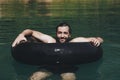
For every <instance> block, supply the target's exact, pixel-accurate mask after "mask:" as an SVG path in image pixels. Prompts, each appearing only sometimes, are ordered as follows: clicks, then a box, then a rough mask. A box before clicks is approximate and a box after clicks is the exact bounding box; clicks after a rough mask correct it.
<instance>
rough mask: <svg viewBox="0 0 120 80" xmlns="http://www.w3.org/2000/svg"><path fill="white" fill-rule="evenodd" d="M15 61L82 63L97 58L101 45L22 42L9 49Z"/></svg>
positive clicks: (99, 55) (39, 63) (101, 51)
mask: <svg viewBox="0 0 120 80" xmlns="http://www.w3.org/2000/svg"><path fill="white" fill-rule="evenodd" d="M11 51H12V56H13V58H14V59H15V60H16V61H19V62H22V63H26V64H31V65H43V64H48V65H49V64H50V65H51V64H70V65H71V64H82V63H88V62H93V61H96V60H99V59H100V58H101V57H102V55H103V50H102V48H101V46H99V47H95V46H93V45H92V44H91V43H88V42H84V43H62V44H61V43H32V42H31V43H29V42H26V43H22V44H19V45H17V46H16V47H14V48H12V49H11Z"/></svg>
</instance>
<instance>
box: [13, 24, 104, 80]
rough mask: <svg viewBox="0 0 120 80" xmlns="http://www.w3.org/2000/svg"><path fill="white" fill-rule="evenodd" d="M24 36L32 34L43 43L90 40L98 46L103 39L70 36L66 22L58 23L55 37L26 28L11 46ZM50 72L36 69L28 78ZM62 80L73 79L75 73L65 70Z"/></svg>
mask: <svg viewBox="0 0 120 80" xmlns="http://www.w3.org/2000/svg"><path fill="white" fill-rule="evenodd" d="M26 36H32V37H34V38H36V39H38V40H40V41H42V42H43V43H65V42H91V43H93V45H94V46H96V47H97V46H99V45H100V44H101V43H102V42H103V39H102V38H100V37H89V38H85V37H77V38H73V39H72V38H71V27H70V26H69V25H68V24H67V23H60V24H59V25H58V26H57V27H56V38H53V37H52V36H49V35H46V34H44V33H41V32H38V31H35V30H30V29H26V30H24V31H23V32H22V33H20V34H19V35H18V37H17V38H16V39H15V41H14V42H13V44H12V47H15V46H16V45H18V44H19V43H20V42H21V41H27V39H26ZM50 74H51V73H50V72H48V71H38V72H35V73H34V74H33V75H32V76H31V77H30V80H43V79H45V78H47V77H49V76H50ZM61 77H62V80H75V79H76V77H75V74H74V73H72V72H65V73H62V74H61Z"/></svg>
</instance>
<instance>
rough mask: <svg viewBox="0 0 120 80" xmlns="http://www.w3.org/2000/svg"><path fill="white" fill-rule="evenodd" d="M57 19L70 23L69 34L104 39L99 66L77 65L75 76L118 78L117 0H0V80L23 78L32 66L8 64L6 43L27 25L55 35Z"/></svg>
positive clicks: (119, 29)
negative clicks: (102, 53)
mask: <svg viewBox="0 0 120 80" xmlns="http://www.w3.org/2000/svg"><path fill="white" fill-rule="evenodd" d="M61 21H65V22H68V23H69V24H70V25H71V27H72V33H73V34H72V36H73V37H76V36H85V37H88V36H101V37H103V38H104V40H105V42H104V44H103V49H104V61H103V63H102V65H100V66H99V65H98V66H95V65H96V64H94V63H93V65H92V64H86V65H80V66H79V67H80V69H79V70H78V72H77V75H78V78H79V79H80V80H81V79H82V80H88V78H89V79H92V80H95V79H96V80H120V77H119V74H120V71H119V66H120V64H119V61H120V58H119V57H120V54H119V52H120V45H119V44H120V41H119V40H120V35H119V34H120V0H0V52H1V53H0V63H1V65H0V71H1V72H0V75H1V76H0V80H26V78H27V77H28V75H29V74H30V73H31V72H30V70H31V71H32V70H35V69H36V68H35V69H33V67H32V68H31V67H30V66H28V65H27V66H24V65H22V64H17V65H16V64H13V65H11V63H12V60H11V59H13V58H12V57H11V56H10V50H9V49H10V44H9V43H11V42H12V41H13V40H14V38H15V37H16V36H17V35H18V34H19V33H20V32H21V31H23V30H24V29H26V28H30V29H34V30H38V31H41V32H43V33H46V34H50V35H52V36H55V27H56V25H57V24H59V23H60V22H61ZM3 43H7V44H3ZM8 44H9V45H8ZM24 67H25V68H24ZM27 68H28V69H27ZM24 69H25V72H24ZM98 69H99V70H100V71H98ZM92 71H93V72H92ZM24 74H25V75H24ZM108 75H109V77H108ZM6 76H7V77H6ZM86 76H87V77H88V78H87V77H86ZM23 78H24V79H23ZM79 79H78V80H79ZM53 80H54V79H53ZM55 80H56V78H55Z"/></svg>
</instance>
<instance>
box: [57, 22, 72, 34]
mask: <svg viewBox="0 0 120 80" xmlns="http://www.w3.org/2000/svg"><path fill="white" fill-rule="evenodd" d="M65 26H68V27H69V33H70V34H71V33H72V31H71V27H70V25H69V24H67V23H65V22H63V23H60V24H59V25H57V27H56V32H57V29H58V27H65Z"/></svg>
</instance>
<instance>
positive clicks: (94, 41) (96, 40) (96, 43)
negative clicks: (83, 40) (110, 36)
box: [89, 38, 102, 47]
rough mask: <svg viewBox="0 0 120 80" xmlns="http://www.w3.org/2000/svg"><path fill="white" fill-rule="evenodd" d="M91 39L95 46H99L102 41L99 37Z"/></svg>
mask: <svg viewBox="0 0 120 80" xmlns="http://www.w3.org/2000/svg"><path fill="white" fill-rule="evenodd" d="M89 41H90V42H91V43H93V45H94V46H96V47H98V46H99V45H100V44H101V43H102V42H101V40H99V39H97V38H89Z"/></svg>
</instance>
